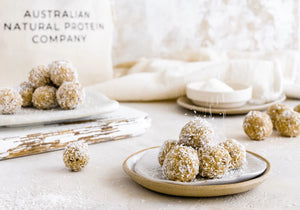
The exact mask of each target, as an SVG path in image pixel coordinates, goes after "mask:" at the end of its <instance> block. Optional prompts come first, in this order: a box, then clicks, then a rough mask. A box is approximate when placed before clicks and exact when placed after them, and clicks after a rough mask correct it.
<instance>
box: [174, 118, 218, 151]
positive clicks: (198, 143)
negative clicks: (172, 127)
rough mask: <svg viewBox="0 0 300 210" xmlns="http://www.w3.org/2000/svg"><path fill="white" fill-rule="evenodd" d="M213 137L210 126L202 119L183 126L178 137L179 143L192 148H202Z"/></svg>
mask: <svg viewBox="0 0 300 210" xmlns="http://www.w3.org/2000/svg"><path fill="white" fill-rule="evenodd" d="M213 137H214V131H213V128H212V126H211V125H210V124H209V123H208V122H207V121H206V120H205V119H203V118H198V119H195V120H192V121H190V122H188V123H187V124H185V126H184V127H183V128H182V129H181V132H180V135H179V143H180V144H183V145H186V146H192V147H194V148H199V147H203V146H205V145H206V144H208V143H210V142H211V141H212V139H213Z"/></svg>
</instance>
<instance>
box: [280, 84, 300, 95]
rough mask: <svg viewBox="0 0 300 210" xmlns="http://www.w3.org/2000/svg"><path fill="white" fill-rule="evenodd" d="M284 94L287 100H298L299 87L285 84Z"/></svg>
mask: <svg viewBox="0 0 300 210" xmlns="http://www.w3.org/2000/svg"><path fill="white" fill-rule="evenodd" d="M284 93H285V95H286V96H287V97H289V98H295V99H300V85H299V84H294V83H291V84H285V85H284Z"/></svg>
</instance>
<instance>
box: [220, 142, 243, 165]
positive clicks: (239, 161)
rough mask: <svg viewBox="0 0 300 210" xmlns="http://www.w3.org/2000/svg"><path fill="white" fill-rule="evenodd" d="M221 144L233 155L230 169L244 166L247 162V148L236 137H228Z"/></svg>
mask: <svg viewBox="0 0 300 210" xmlns="http://www.w3.org/2000/svg"><path fill="white" fill-rule="evenodd" d="M220 146H221V147H223V148H224V149H226V150H227V151H228V153H229V155H230V157H231V159H230V162H229V169H236V168H240V167H242V166H243V165H244V164H245V162H246V148H245V147H244V145H242V144H240V143H239V142H238V141H236V140H234V139H227V140H226V141H224V142H221V143H220Z"/></svg>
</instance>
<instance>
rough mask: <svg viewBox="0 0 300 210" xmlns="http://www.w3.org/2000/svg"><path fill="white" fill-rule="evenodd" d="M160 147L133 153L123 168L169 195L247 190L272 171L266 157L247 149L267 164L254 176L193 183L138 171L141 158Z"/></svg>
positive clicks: (205, 195)
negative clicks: (137, 165) (152, 175)
mask: <svg viewBox="0 0 300 210" xmlns="http://www.w3.org/2000/svg"><path fill="white" fill-rule="evenodd" d="M158 149H159V147H151V148H148V149H145V150H142V151H139V152H136V153H134V154H132V155H131V156H129V157H128V158H127V159H126V160H125V161H124V163H123V169H124V171H125V172H126V173H127V174H128V175H129V176H130V177H131V178H132V179H133V180H134V181H135V182H137V183H138V184H140V185H142V186H143V187H145V188H147V189H150V190H153V191H156V192H159V193H164V194H168V195H176V196H189V197H214V196H223V195H231V194H236V193H241V192H246V191H248V190H251V189H253V188H255V187H256V186H258V185H259V184H261V183H262V182H263V181H264V180H265V179H266V178H267V176H268V174H269V171H270V163H269V162H268V161H267V160H266V159H265V158H263V157H261V156H260V155H258V154H255V153H253V152H250V151H247V156H252V157H253V158H254V159H255V158H256V159H257V161H261V162H263V163H264V164H265V166H266V167H265V170H264V171H261V172H260V173H259V174H258V175H255V176H252V178H250V177H248V178H245V177H244V178H242V179H239V178H238V176H237V177H235V178H234V179H230V178H229V180H228V177H227V178H225V182H224V180H221V179H220V180H207V181H205V180H198V181H195V182H192V183H180V182H174V181H168V180H166V179H164V178H161V180H160V179H159V178H157V177H155V178H153V177H149V176H147V175H146V174H147V172H145V173H141V171H136V164H137V163H138V162H139V161H140V160H141V158H142V157H145V154H147V152H148V153H150V152H152V151H153V152H155V151H157V150H158ZM247 160H248V158H247ZM153 161H156V162H157V158H156V159H153ZM251 161H252V160H251ZM260 170H261V169H260ZM252 175H254V174H252ZM200 182H202V183H200Z"/></svg>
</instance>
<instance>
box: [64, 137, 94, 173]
mask: <svg viewBox="0 0 300 210" xmlns="http://www.w3.org/2000/svg"><path fill="white" fill-rule="evenodd" d="M89 159H90V155H89V150H88V145H87V144H86V143H83V142H73V143H69V144H68V145H67V146H66V148H65V151H64V154H63V161H64V163H65V165H66V167H67V168H70V169H71V170H72V171H80V170H81V169H83V168H84V167H85V166H86V165H87V164H88V162H89Z"/></svg>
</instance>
